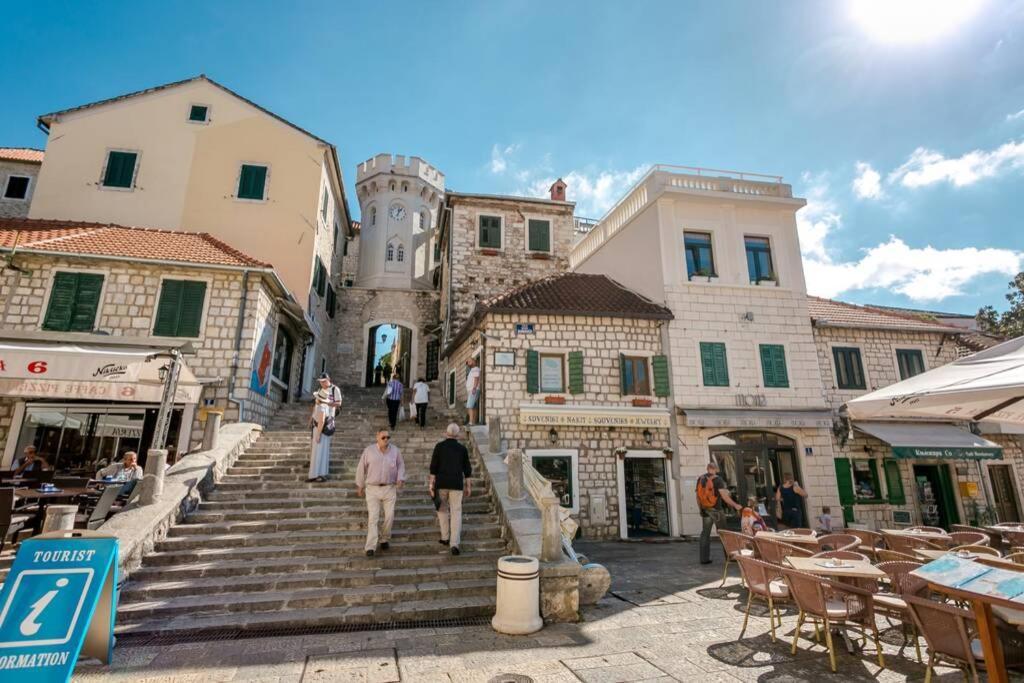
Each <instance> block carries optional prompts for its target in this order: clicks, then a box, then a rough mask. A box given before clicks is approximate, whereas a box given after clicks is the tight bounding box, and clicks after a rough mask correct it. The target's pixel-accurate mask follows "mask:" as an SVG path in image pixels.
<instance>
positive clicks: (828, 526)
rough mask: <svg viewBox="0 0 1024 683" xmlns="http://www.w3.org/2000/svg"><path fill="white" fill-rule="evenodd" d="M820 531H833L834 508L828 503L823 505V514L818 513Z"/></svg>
mask: <svg viewBox="0 0 1024 683" xmlns="http://www.w3.org/2000/svg"><path fill="white" fill-rule="evenodd" d="M818 531H823V532H824V533H826V534H830V533H832V508H830V507H829V506H828V505H823V506H822V507H821V514H820V515H818Z"/></svg>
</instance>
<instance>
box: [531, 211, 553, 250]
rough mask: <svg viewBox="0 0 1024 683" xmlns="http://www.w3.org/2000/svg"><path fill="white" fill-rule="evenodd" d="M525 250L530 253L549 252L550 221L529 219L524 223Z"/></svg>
mask: <svg viewBox="0 0 1024 683" xmlns="http://www.w3.org/2000/svg"><path fill="white" fill-rule="evenodd" d="M526 229H527V232H528V233H529V234H528V237H527V249H529V250H530V251H542V252H548V253H550V252H551V221H542V220H537V219H533V218H531V219H530V220H529V221H527V222H526Z"/></svg>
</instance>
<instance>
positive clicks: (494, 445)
mask: <svg viewBox="0 0 1024 683" xmlns="http://www.w3.org/2000/svg"><path fill="white" fill-rule="evenodd" d="M487 447H488V448H489V449H490V451H491V453H501V418H500V417H498V416H497V415H495V416H494V417H489V418H487Z"/></svg>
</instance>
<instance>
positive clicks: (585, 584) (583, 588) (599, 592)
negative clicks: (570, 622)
mask: <svg viewBox="0 0 1024 683" xmlns="http://www.w3.org/2000/svg"><path fill="white" fill-rule="evenodd" d="M611 587H612V575H611V574H610V573H609V572H608V570H607V569H606V568H605V567H604V565H600V564H597V563H588V564H584V565H583V569H581V570H580V604H581V605H596V604H597V602H598V600H600V599H601V598H603V597H604V596H605V595H606V594H607V593H608V590H609V589H610V588H611Z"/></svg>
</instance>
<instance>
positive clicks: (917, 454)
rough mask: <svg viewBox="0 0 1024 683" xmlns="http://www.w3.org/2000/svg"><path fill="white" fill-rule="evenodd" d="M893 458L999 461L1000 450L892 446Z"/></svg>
mask: <svg viewBox="0 0 1024 683" xmlns="http://www.w3.org/2000/svg"><path fill="white" fill-rule="evenodd" d="M892 455H893V457H894V458H936V459H939V460H1000V459H1002V457H1003V449H1002V448H983V447H969V448H963V447H946V448H940V447H937V446H893V448H892Z"/></svg>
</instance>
